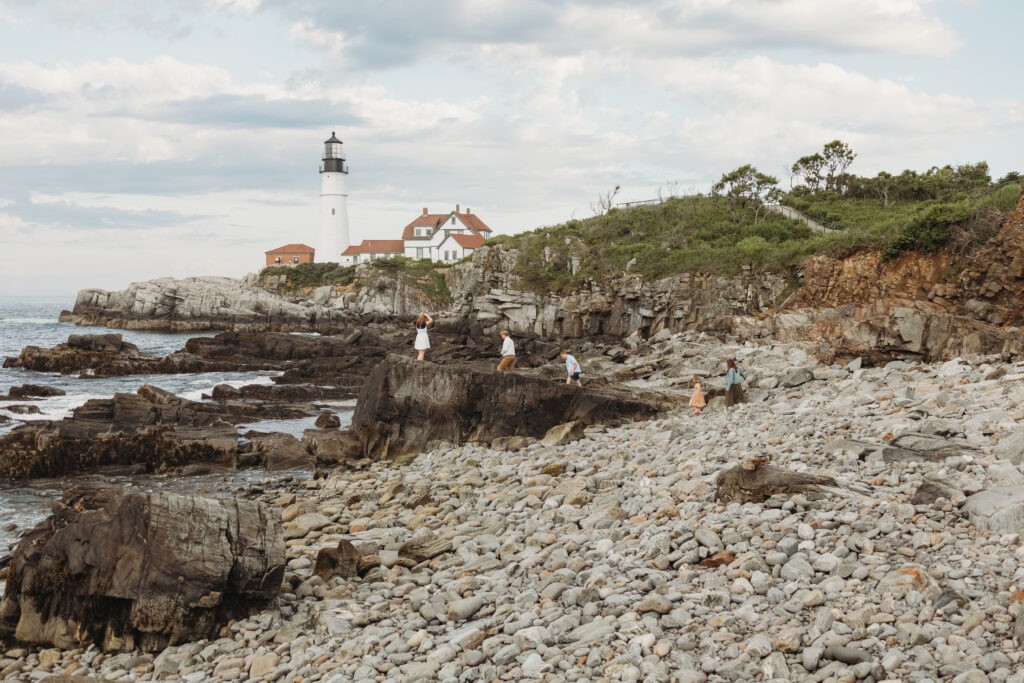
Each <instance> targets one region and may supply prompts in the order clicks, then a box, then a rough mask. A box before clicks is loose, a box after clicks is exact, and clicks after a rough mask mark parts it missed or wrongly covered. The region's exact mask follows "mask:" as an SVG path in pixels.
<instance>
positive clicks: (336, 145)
mask: <svg viewBox="0 0 1024 683" xmlns="http://www.w3.org/2000/svg"><path fill="white" fill-rule="evenodd" d="M320 172H321V173H348V164H346V163H345V152H344V150H343V149H342V146H341V140H339V139H338V136H337V135H335V134H334V131H333V130H332V131H331V137H329V138H328V139H326V140H324V157H323V164H321V165H320Z"/></svg>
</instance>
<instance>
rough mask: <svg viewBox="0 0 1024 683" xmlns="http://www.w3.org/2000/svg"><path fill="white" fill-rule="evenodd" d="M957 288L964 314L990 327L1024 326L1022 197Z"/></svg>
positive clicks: (1023, 226)
mask: <svg viewBox="0 0 1024 683" xmlns="http://www.w3.org/2000/svg"><path fill="white" fill-rule="evenodd" d="M956 284H957V295H958V297H957V298H958V299H959V303H960V311H961V312H962V313H963V314H965V315H972V316H976V317H978V318H980V319H982V320H985V321H987V322H989V323H992V324H993V325H1014V326H1020V325H1022V324H1024V193H1022V195H1021V201H1020V203H1018V204H1017V208H1016V209H1015V210H1014V211H1013V213H1011V214H1010V215H1009V217H1007V219H1006V222H1005V223H1003V227H1002V228H1001V229H1000V231H999V233H998V234H996V236H995V237H993V238H992V239H991V240H989V242H988V244H986V245H985V246H984V247H983V248H982V249H981V250H980V251H979V252H978V253H976V254H975V255H974V257H973V258H972V259H971V264H970V265H969V266H968V267H967V269H966V270H964V272H963V273H962V274H961V275H960V278H959V279H958V280H957V283H956Z"/></svg>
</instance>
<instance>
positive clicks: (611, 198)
mask: <svg viewBox="0 0 1024 683" xmlns="http://www.w3.org/2000/svg"><path fill="white" fill-rule="evenodd" d="M621 187H622V186H621V185H616V186H615V187H614V188H613V189H611V190H608V191H607V192H603V193H601V194H599V195H597V201H596V202H593V203H591V205H590V210H591V211H593V212H594V215H595V216H600V215H602V214H606V213H611V212H612V209H614V208H615V195H617V194H618V193H619V190H620V189H621Z"/></svg>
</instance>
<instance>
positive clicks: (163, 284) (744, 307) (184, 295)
mask: <svg viewBox="0 0 1024 683" xmlns="http://www.w3.org/2000/svg"><path fill="white" fill-rule="evenodd" d="M445 277H446V285H447V287H448V289H449V291H450V299H447V298H446V297H439V296H438V295H437V293H436V292H434V293H433V295H430V294H428V293H427V292H426V291H425V290H424V289H422V288H417V286H416V285H415V281H414V280H409V279H403V278H402V277H399V276H397V275H394V274H390V273H387V272H381V271H378V270H375V269H374V268H371V267H369V266H361V267H360V268H359V269H358V270H357V272H356V278H355V280H354V282H352V283H350V284H347V285H344V286H340V285H339V286H323V287H317V288H311V289H308V290H305V291H303V292H301V293H297V292H296V291H295V290H294V289H293V288H289V287H287V286H286V285H287V280H286V279H284V280H282V279H281V278H280V277H278V279H276V280H274V279H273V278H270V279H267V278H265V279H264V280H262V281H261V280H259V278H257V276H248V277H246V278H245V279H243V280H241V281H239V280H231V279H229V278H189V279H186V280H170V279H160V280H152V281H150V282H143V283H135V284H133V285H131V286H130V287H129V288H128V289H126V290H124V291H121V292H105V291H102V290H91V289H90V290H83V291H82V292H81V293H80V294H79V297H78V301H77V302H76V304H75V310H74V311H73V312H72V313H69V314H66V315H65V316H64V317H63V319H65V320H71V321H74V322H76V323H80V324H104V325H108V326H111V327H128V328H152V329H156V328H161V329H176V330H199V329H231V330H240V331H266V330H282V331H291V330H310V331H321V332H327V333H332V332H336V331H338V330H339V329H341V328H342V327H343V326H345V325H346V324H347V325H351V324H353V323H358V322H365V321H367V320H382V319H394V318H396V317H406V318H407V317H411V316H413V315H415V314H417V313H418V312H419V311H421V310H425V309H426V310H431V311H438V310H439V309H442V308H445V307H448V306H450V308H451V311H450V313H451V316H452V318H453V319H455V320H461V321H464V322H468V323H470V324H471V326H472V328H473V329H475V330H477V331H478V332H481V333H483V334H493V333H495V332H496V331H497V330H499V329H504V328H507V329H509V330H511V331H512V332H513V333H514V334H515V335H517V336H535V337H540V338H548V339H561V338H581V337H591V336H600V335H608V336H615V337H626V336H629V335H631V334H638V335H639V336H644V337H646V336H651V335H653V334H656V333H658V332H660V331H662V330H667V331H668V332H679V331H685V330H699V331H709V332H713V333H719V334H733V335H737V336H740V337H742V338H757V337H772V338H779V339H786V340H816V341H820V342H823V343H825V344H828V345H830V346H832V347H835V348H837V349H838V350H839V352H841V353H844V352H848V353H851V354H856V355H868V356H870V355H872V354H876V355H878V356H880V357H891V356H900V355H905V356H915V357H924V358H949V357H952V356H955V355H962V354H970V353H1000V352H1006V353H1019V352H1020V335H1019V333H1018V332H1017V331H1016V327H1010V326H1016V325H1019V324H1020V323H1021V321H1022V320H1024V304H1022V303H1021V301H1024V203H1022V204H1021V205H1020V206H1018V208H1017V209H1016V211H1014V212H1013V213H1012V214H1011V216H1010V217H1009V219H1008V220H1007V221H1006V223H1005V225H1004V226H1003V228H1002V230H1001V231H1000V232H999V233H998V234H997V235H996V236H995V237H994V238H993V239H992V240H991V241H990V242H989V244H987V245H986V246H985V247H984V248H983V249H981V250H980V251H979V252H978V253H976V254H975V255H974V257H973V258H972V259H971V261H970V262H969V263H967V264H966V266H965V265H964V264H963V263H962V262H959V261H954V259H953V258H952V257H951V256H950V255H949V254H948V253H945V252H939V253H936V254H929V255H922V254H909V255H904V256H903V257H901V258H899V259H896V260H893V261H884V260H883V259H882V256H881V254H880V253H878V252H870V251H868V252H861V253H857V254H853V255H851V256H849V257H846V258H842V259H837V258H832V257H828V256H818V257H814V258H812V259H810V260H808V261H807V262H806V263H805V264H804V266H803V267H802V269H801V272H800V273H797V274H793V275H783V274H776V273H767V272H761V271H757V270H754V269H751V268H746V269H744V270H743V271H742V272H741V273H740V274H738V275H735V276H723V275H707V274H701V273H688V274H683V275H679V276H675V277H670V278H665V279H662V280H657V281H654V282H648V281H644V280H643V278H642V277H641V276H639V275H637V274H633V273H629V272H624V273H622V274H620V275H619V276H617V277H614V278H610V279H608V280H606V281H588V282H586V283H585V284H584V286H582V287H580V288H579V289H578V290H576V291H574V292H571V293H569V294H565V295H558V294H554V293H551V294H543V293H537V292H534V291H531V288H530V287H529V286H527V285H528V284H529V283H523V282H522V281H521V275H520V273H519V269H518V259H517V252H516V251H515V250H514V249H510V248H505V247H503V246H497V247H484V248H482V249H479V250H478V251H477V252H476V253H475V254H474V255H473V258H472V259H471V260H470V261H468V262H465V263H461V264H458V265H456V266H453V267H452V268H450V269H449V270H448V272H447V273H446V275H445Z"/></svg>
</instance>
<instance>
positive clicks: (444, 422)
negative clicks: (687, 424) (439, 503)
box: [351, 354, 665, 459]
mask: <svg viewBox="0 0 1024 683" xmlns="http://www.w3.org/2000/svg"><path fill="white" fill-rule="evenodd" d="M664 408H665V401H664V399H663V398H662V397H660V396H658V395H655V394H646V395H641V394H639V393H636V392H632V391H629V390H626V389H611V388H604V389H600V390H588V389H587V388H586V387H584V388H582V389H581V388H579V387H576V386H571V385H567V384H565V383H564V382H562V381H557V380H552V379H549V378H545V377H539V376H536V375H527V374H515V375H507V374H506V375H498V374H495V373H493V372H491V373H488V372H481V371H479V370H476V369H473V368H471V367H469V366H465V365H455V364H451V365H439V364H436V363H431V362H420V361H416V360H413V359H410V358H405V357H402V356H397V355H394V354H392V355H388V356H387V358H386V359H385V360H384V362H382V363H381V364H380V365H378V366H377V367H376V368H375V369H374V370H373V372H371V373H370V376H369V378H368V379H367V381H366V383H365V384H364V385H363V388H362V389H361V391H360V392H359V399H358V402H357V404H356V409H355V414H354V415H353V417H352V426H351V433H352V435H353V436H354V437H355V438H354V443H355V444H356V445H357V447H358V449H359V453H357V454H353V455H358V456H359V457H367V458H372V459H383V458H396V457H401V456H404V455H408V454H412V453H417V452H419V451H422V450H424V449H425V448H427V447H428V446H429V445H430V444H433V443H438V442H444V443H452V444H463V443H467V442H490V441H492V440H493V439H495V438H499V437H509V436H529V437H533V438H537V439H539V438H541V437H543V436H544V435H545V434H546V433H547V431H548V430H549V429H551V428H552V427H555V426H557V425H560V424H565V423H569V422H576V423H578V424H580V425H589V424H606V425H611V424H620V423H623V422H626V421H630V420H640V419H649V418H651V417H654V416H655V415H657V414H659V413H660V412H661V411H662V410H663V409H664Z"/></svg>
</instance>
